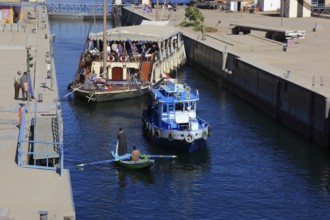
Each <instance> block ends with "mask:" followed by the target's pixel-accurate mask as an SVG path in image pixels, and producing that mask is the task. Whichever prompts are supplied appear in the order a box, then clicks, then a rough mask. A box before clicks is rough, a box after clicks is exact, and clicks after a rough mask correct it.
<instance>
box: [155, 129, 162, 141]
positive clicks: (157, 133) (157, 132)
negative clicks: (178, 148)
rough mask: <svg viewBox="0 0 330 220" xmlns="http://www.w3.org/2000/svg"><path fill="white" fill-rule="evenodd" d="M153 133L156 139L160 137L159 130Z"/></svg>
mask: <svg viewBox="0 0 330 220" xmlns="http://www.w3.org/2000/svg"><path fill="white" fill-rule="evenodd" d="M155 135H156V138H157V139H158V138H160V137H161V136H160V135H161V133H160V130H157V131H156V134H155Z"/></svg>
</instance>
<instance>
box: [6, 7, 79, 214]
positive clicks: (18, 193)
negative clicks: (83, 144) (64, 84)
mask: <svg viewBox="0 0 330 220" xmlns="http://www.w3.org/2000/svg"><path fill="white" fill-rule="evenodd" d="M20 9H21V10H20V14H21V16H20V20H19V21H18V23H13V24H1V25H0V32H1V37H0V65H1V67H2V68H1V69H0V91H1V102H0V178H1V181H0V219H15V220H30V219H31V220H34V219H41V218H42V219H44V218H47V217H48V219H54V220H57V219H58V220H63V219H67V220H73V219H75V207H74V201H73V195H72V188H71V178H70V171H69V170H68V169H63V170H61V173H58V172H57V170H55V169H53V170H48V169H46V168H47V167H46V166H45V165H43V164H40V165H41V166H42V169H41V166H38V167H37V166H34V168H30V167H23V166H21V165H22V164H24V165H32V164H33V165H34V161H33V159H31V161H33V163H31V164H30V163H27V161H26V160H24V159H23V160H21V162H20V160H19V159H18V158H19V156H18V155H19V154H22V151H27V148H26V147H28V146H31V145H29V144H28V143H27V141H31V140H32V137H33V138H34V137H37V138H35V140H37V141H38V142H39V143H37V142H35V143H34V147H36V146H38V145H37V144H41V143H42V142H51V143H53V142H55V141H58V140H59V141H60V142H62V137H63V135H62V134H63V122H62V110H61V105H60V103H59V101H58V100H59V95H58V86H57V79H56V70H55V63H54V58H53V51H52V47H53V44H52V36H51V34H50V30H49V22H48V17H47V10H46V7H45V6H44V5H36V7H32V6H29V5H22V7H21V8H20ZM28 69H29V70H30V72H31V80H32V86H31V88H33V91H34V96H35V99H31V100H27V101H26V100H23V99H22V93H20V94H19V97H18V99H14V86H13V84H14V83H13V79H14V76H15V75H16V72H17V71H18V70H19V71H21V72H22V73H23V72H25V71H27V70H28ZM21 105H25V106H26V111H24V112H23V115H25V117H21V118H20V116H19V109H20V106H21ZM56 113H58V118H57V120H58V123H56V124H55V123H54V124H51V123H42V122H45V121H46V122H50V121H54V120H55V118H54V116H55V115H57V114H56ZM34 119H38V120H37V121H38V122H37V123H35V124H34V127H32V126H31V125H32V123H31V122H32V121H33V120H34ZM39 119H40V120H39ZM53 119H54V120H53ZM23 122H25V123H23ZM53 125H54V126H53ZM33 129H34V130H33ZM20 130H21V131H25V133H24V134H25V135H23V136H22V137H20V133H19V132H20ZM39 131H41V132H39ZM33 133H34V134H35V135H36V136H34V134H33ZM30 138H31V139H30ZM54 139H55V141H54ZM22 140H23V141H24V144H22V145H21V144H20V143H19V142H20V141H22ZM39 146H40V145H39ZM53 146H54V145H53ZM20 148H23V150H22V151H21V150H20ZM30 149H31V148H30ZM43 149H45V148H43ZM31 152H33V150H29V151H28V152H24V153H25V154H24V155H25V157H24V155H23V156H22V158H27V157H26V155H27V153H31ZM38 152H41V151H38ZM35 155H37V154H35ZM31 158H32V157H31ZM37 165H39V164H37ZM60 166H61V168H62V167H63V166H62V164H61V165H60ZM54 167H55V166H54ZM56 167H57V166H56ZM36 168H37V169H36ZM62 171H63V172H62ZM45 211H47V212H48V214H47V217H46V216H42V215H44V213H45Z"/></svg>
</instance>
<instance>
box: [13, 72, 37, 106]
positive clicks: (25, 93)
mask: <svg viewBox="0 0 330 220" xmlns="http://www.w3.org/2000/svg"><path fill="white" fill-rule="evenodd" d="M14 89H15V97H14V98H15V100H18V99H19V93H20V90H22V100H23V101H26V100H29V101H31V99H34V93H33V89H32V78H31V74H30V71H29V70H28V71H25V72H24V73H23V75H22V72H21V71H20V70H19V71H17V73H16V75H15V76H14Z"/></svg>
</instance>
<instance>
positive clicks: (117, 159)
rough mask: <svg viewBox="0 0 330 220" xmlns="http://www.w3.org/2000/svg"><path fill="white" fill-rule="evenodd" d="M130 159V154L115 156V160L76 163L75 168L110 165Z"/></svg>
mask: <svg viewBox="0 0 330 220" xmlns="http://www.w3.org/2000/svg"><path fill="white" fill-rule="evenodd" d="M130 157H131V155H130V154H125V155H121V156H116V158H115V159H110V160H101V161H95V162H90V163H78V164H76V166H77V167H83V166H86V165H96V164H103V163H110V162H115V161H119V160H127V159H129V158H130Z"/></svg>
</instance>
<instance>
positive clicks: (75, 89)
mask: <svg viewBox="0 0 330 220" xmlns="http://www.w3.org/2000/svg"><path fill="white" fill-rule="evenodd" d="M83 86H84V84H82V85H81V86H79V87H78V88H74V89H73V91H71V92H69V93H68V94H66V95H65V96H64V97H67V96H68V95H71V94H72V93H74V92H75V91H77V90H78V89H80V88H81V87H83Z"/></svg>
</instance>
